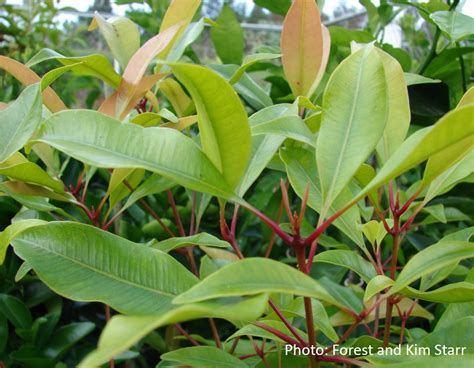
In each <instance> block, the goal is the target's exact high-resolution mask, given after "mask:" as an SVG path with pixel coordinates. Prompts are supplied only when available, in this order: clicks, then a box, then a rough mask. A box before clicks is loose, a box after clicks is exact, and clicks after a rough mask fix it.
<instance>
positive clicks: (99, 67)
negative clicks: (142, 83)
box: [26, 49, 121, 87]
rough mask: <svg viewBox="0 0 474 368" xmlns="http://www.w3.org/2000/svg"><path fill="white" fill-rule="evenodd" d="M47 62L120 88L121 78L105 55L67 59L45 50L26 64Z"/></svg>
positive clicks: (32, 64)
mask: <svg viewBox="0 0 474 368" xmlns="http://www.w3.org/2000/svg"><path fill="white" fill-rule="evenodd" d="M47 60H57V61H58V62H60V63H61V64H63V65H64V66H71V65H72V66H71V70H72V71H73V72H74V73H76V74H78V75H88V76H92V77H95V78H99V79H100V80H103V81H104V82H105V83H107V84H109V85H110V86H112V87H118V85H119V84H120V80H121V77H120V75H118V74H117V72H116V71H115V69H114V67H113V66H112V64H110V62H109V60H108V59H107V58H106V57H105V56H104V55H99V54H93V55H87V56H77V57H67V56H64V55H61V54H60V53H58V52H56V51H53V50H51V49H43V50H41V51H40V52H38V53H37V54H36V55H35V56H33V57H32V58H31V59H30V60H29V61H28V63H27V64H26V65H27V66H29V67H32V66H34V65H36V64H39V63H42V62H44V61H47Z"/></svg>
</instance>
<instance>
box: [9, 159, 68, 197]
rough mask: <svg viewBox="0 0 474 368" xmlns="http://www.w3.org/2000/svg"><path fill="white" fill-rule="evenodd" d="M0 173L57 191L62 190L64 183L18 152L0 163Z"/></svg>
mask: <svg viewBox="0 0 474 368" xmlns="http://www.w3.org/2000/svg"><path fill="white" fill-rule="evenodd" d="M0 175H4V176H7V177H9V178H12V179H15V180H18V181H23V182H25V183H31V184H37V185H41V186H44V187H47V188H50V189H52V190H54V191H56V192H58V193H63V192H64V183H63V182H62V181H61V180H59V179H55V178H52V177H51V176H49V175H48V173H47V172H46V171H44V170H43V169H42V168H41V167H39V166H38V165H36V164H35V163H33V162H30V161H28V160H27V159H26V158H25V157H24V156H23V155H22V154H21V153H20V152H16V153H14V154H13V155H12V156H11V157H10V158H8V159H7V160H5V161H4V162H2V163H1V164H0Z"/></svg>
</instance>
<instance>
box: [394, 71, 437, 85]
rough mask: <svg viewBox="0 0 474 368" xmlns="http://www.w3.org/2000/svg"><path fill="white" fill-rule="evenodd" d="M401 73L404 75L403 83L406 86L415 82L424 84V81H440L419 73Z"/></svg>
mask: <svg viewBox="0 0 474 368" xmlns="http://www.w3.org/2000/svg"><path fill="white" fill-rule="evenodd" d="M403 74H404V77H405V84H406V85H407V86H414V85H416V84H426V83H441V80H440V79H431V78H427V77H424V76H423V75H419V74H414V73H403Z"/></svg>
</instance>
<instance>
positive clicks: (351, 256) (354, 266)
mask: <svg viewBox="0 0 474 368" xmlns="http://www.w3.org/2000/svg"><path fill="white" fill-rule="evenodd" d="M314 262H321V263H329V264H333V265H336V266H341V267H344V268H347V269H350V270H352V271H354V272H355V273H356V274H358V275H359V276H360V277H361V278H362V279H363V280H364V281H365V282H369V281H370V280H371V279H372V278H374V277H375V276H376V275H377V272H376V270H375V269H374V266H373V265H372V264H371V263H370V262H369V261H366V260H365V259H364V258H362V257H361V256H360V255H359V254H357V253H356V252H354V251H351V250H340V249H335V250H327V251H325V252H321V253H320V254H318V255H317V256H316V257H314Z"/></svg>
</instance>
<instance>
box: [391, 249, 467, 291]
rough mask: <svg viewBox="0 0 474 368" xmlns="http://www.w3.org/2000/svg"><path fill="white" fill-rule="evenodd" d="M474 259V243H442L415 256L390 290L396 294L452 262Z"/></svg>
mask: <svg viewBox="0 0 474 368" xmlns="http://www.w3.org/2000/svg"><path fill="white" fill-rule="evenodd" d="M472 257H474V243H469V242H463V241H441V242H439V243H437V244H435V245H432V246H430V247H428V248H426V249H423V250H422V251H421V252H419V253H417V254H416V255H414V256H413V257H412V258H411V259H410V260H409V261H408V262H407V264H406V265H405V267H404V268H403V270H402V271H401V272H400V274H399V275H398V277H397V279H396V280H395V284H394V285H393V287H392V288H391V289H390V294H394V293H396V292H398V291H400V290H402V289H404V288H405V287H407V286H408V285H410V284H411V283H412V282H413V281H415V280H416V279H418V278H420V277H422V276H423V275H426V274H428V273H431V272H433V271H436V270H438V269H440V268H443V267H445V266H447V265H449V264H451V263H452V262H455V261H461V260H463V259H466V258H472Z"/></svg>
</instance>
